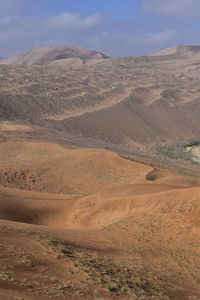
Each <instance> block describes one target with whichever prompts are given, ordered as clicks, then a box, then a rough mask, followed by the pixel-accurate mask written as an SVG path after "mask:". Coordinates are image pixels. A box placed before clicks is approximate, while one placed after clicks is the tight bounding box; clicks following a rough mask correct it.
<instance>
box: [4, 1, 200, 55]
mask: <svg viewBox="0 0 200 300" xmlns="http://www.w3.org/2000/svg"><path fill="white" fill-rule="evenodd" d="M199 44H200V0H124V1H123V0H0V56H3V57H8V56H11V55H15V54H17V53H20V52H24V51H27V50H31V49H32V48H37V47H44V46H79V47H83V48H87V49H92V50H98V51H101V52H103V53H105V54H107V55H109V56H112V57H119V56H141V55H147V54H150V53H153V52H155V51H158V50H161V49H164V48H167V47H170V46H174V45H199Z"/></svg>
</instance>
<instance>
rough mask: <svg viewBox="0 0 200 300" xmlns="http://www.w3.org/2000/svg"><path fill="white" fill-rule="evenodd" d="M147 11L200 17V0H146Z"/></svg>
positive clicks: (145, 7)
mask: <svg viewBox="0 0 200 300" xmlns="http://www.w3.org/2000/svg"><path fill="white" fill-rule="evenodd" d="M143 7H144V9H145V10H146V11H149V12H152V13H155V14H162V15H167V16H175V17H199V16H200V1H199V0H144V5H143Z"/></svg>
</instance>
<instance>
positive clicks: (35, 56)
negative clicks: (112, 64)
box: [2, 47, 107, 65]
mask: <svg viewBox="0 0 200 300" xmlns="http://www.w3.org/2000/svg"><path fill="white" fill-rule="evenodd" d="M67 58H78V59H81V60H82V61H85V60H90V59H103V58H107V56H106V55H104V54H103V53H100V52H98V51H92V50H86V49H82V48H79V47H43V48H36V49H33V50H32V51H28V52H24V53H21V54H18V55H16V56H13V57H10V58H8V59H6V60H4V61H3V62H2V63H3V64H7V65H47V64H49V63H52V62H54V61H60V60H64V59H67Z"/></svg>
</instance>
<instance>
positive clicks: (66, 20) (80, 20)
mask: <svg viewBox="0 0 200 300" xmlns="http://www.w3.org/2000/svg"><path fill="white" fill-rule="evenodd" d="M101 20H102V17H101V16H100V15H99V14H94V15H91V16H86V17H82V16H81V15H80V14H73V13H70V12H64V13H61V14H59V15H55V16H50V17H48V18H46V20H45V25H47V26H50V27H53V28H57V29H70V30H82V29H87V28H90V27H93V26H95V25H96V24H98V23H100V22H101Z"/></svg>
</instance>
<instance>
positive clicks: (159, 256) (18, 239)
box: [0, 46, 200, 300]
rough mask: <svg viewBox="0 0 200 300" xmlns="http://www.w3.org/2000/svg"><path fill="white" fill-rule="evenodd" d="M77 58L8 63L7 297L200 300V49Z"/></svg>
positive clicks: (1, 282) (3, 142)
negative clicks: (140, 55)
mask: <svg viewBox="0 0 200 300" xmlns="http://www.w3.org/2000/svg"><path fill="white" fill-rule="evenodd" d="M70 49H71V48H70ZM70 49H69V48H62V49H60V48H59V49H58V48H56V51H54V50H55V49H51V48H49V47H47V48H41V49H36V50H34V51H31V52H29V53H26V54H22V55H20V56H18V57H17V58H16V57H15V58H10V59H9V61H8V62H7V65H6V64H5V63H6V62H5V61H2V63H3V64H4V65H3V64H2V65H1V66H0V70H1V74H0V79H1V86H0V299H5V300H13V299H17V300H36V299H37V300H38V299H41V300H43V299H44V300H48V299H77V300H78V299H87V300H91V299H94V300H96V299H97V300H105V299H106V300H107V299H120V300H121V299H122V300H124V299H125V300H192V299H197V300H198V299H200V243H199V241H200V174H199V162H198V161H197V159H195V157H197V155H199V145H198V139H199V128H200V127H199V126H200V125H199V87H198V84H199V54H200V50H199V48H198V47H197V48H196V47H191V46H190V47H180V46H178V47H173V48H171V49H166V50H164V51H162V52H159V53H156V54H154V55H152V56H149V57H138V58H116V59H111V58H107V57H104V55H103V54H99V53H98V52H90V51H89V52H88V51H86V50H82V49H78V54H77V49H71V50H70ZM69 50H70V51H72V50H73V51H75V50H76V51H75V52H73V51H72V52H73V53H71V52H70V53H71V54H70V55H71V56H70V58H68V57H67V58H66V57H64V56H62V57H60V58H58V57H57V55H58V54H59V55H64V54H65V56H66V55H68V54H69V53H68V51H69ZM63 51H64V52H63ZM74 53H75V54H74ZM72 54H73V55H74V56H73V55H72ZM80 55H86V56H87V55H89V57H88V56H87V59H89V60H88V61H87V62H85V63H80V60H81V62H82V60H83V59H86V57H84V58H83V57H80ZM62 60H63V61H62ZM8 64H10V65H8ZM16 64H20V65H16ZM21 64H23V65H21ZM34 64H37V66H35V65H34ZM38 64H40V65H38ZM41 64H42V65H43V66H41ZM47 64H48V65H47ZM191 145H196V146H195V147H194V148H191V151H186V149H188V147H190V146H191Z"/></svg>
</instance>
